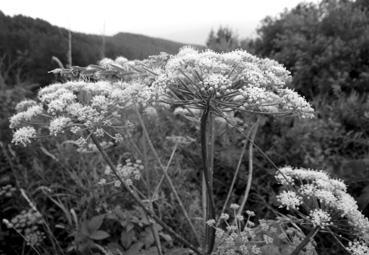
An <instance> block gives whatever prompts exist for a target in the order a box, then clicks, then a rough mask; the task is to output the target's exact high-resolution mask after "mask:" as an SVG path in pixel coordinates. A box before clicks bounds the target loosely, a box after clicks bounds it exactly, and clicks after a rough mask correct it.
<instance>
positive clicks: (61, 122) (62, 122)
mask: <svg viewBox="0 0 369 255" xmlns="http://www.w3.org/2000/svg"><path fill="white" fill-rule="evenodd" d="M70 122H71V119H70V118H68V117H58V118H55V119H53V120H52V121H50V126H49V130H50V134H51V135H58V134H59V133H62V132H63V129H64V128H66V127H67V125H68V124H69V123H70Z"/></svg>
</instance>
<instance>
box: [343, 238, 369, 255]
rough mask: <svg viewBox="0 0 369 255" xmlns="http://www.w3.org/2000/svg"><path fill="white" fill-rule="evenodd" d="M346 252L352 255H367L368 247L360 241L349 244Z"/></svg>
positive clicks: (368, 252) (368, 253)
mask: <svg viewBox="0 0 369 255" xmlns="http://www.w3.org/2000/svg"><path fill="white" fill-rule="evenodd" d="M347 251H349V252H350V253H351V254H352V255H369V247H368V246H367V245H366V244H365V243H363V242H360V241H354V242H349V246H348V247H347Z"/></svg>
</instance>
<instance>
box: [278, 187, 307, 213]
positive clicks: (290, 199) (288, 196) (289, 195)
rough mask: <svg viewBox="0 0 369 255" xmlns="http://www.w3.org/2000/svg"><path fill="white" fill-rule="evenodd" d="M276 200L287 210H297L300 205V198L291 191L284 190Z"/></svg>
mask: <svg viewBox="0 0 369 255" xmlns="http://www.w3.org/2000/svg"><path fill="white" fill-rule="evenodd" d="M277 200H278V201H279V202H280V203H281V206H280V207H282V206H285V207H286V208H287V210H290V209H297V208H298V207H299V206H300V205H301V204H302V197H301V196H299V195H298V194H296V192H294V191H291V190H287V191H286V190H284V191H282V192H281V193H280V194H279V195H278V196H277Z"/></svg>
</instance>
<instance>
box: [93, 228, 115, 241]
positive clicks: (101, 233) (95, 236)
mask: <svg viewBox="0 0 369 255" xmlns="http://www.w3.org/2000/svg"><path fill="white" fill-rule="evenodd" d="M109 236H110V234H109V233H108V232H105V231H103V230H97V231H95V232H93V233H91V234H90V235H89V236H88V237H89V238H90V239H93V240H103V239H106V238H108V237H109Z"/></svg>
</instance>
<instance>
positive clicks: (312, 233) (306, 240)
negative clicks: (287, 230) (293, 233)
mask: <svg viewBox="0 0 369 255" xmlns="http://www.w3.org/2000/svg"><path fill="white" fill-rule="evenodd" d="M319 230H320V227H319V226H318V227H315V228H313V229H312V230H311V231H310V232H309V234H307V236H305V238H304V240H302V242H301V243H300V244H299V245H298V246H297V247H296V249H295V250H294V251H293V252H292V253H291V254H290V255H298V254H299V253H300V251H301V250H302V249H304V247H305V246H306V245H307V244H308V243H310V242H311V241H312V240H313V238H314V236H315V235H316V234H318V232H319Z"/></svg>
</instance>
